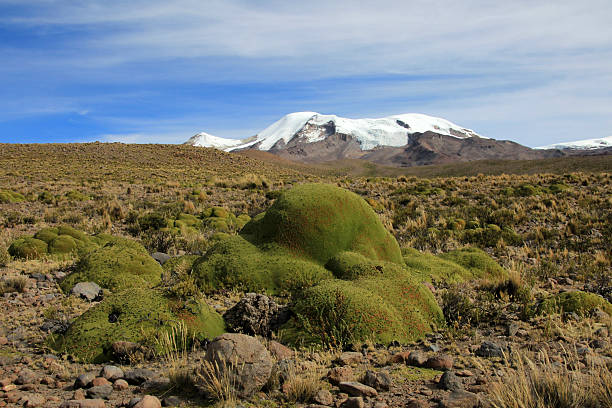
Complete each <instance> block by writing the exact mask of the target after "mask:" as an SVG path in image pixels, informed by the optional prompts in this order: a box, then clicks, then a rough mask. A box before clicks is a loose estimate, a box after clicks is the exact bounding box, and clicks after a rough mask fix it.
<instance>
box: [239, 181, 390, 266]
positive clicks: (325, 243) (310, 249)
mask: <svg viewBox="0 0 612 408" xmlns="http://www.w3.org/2000/svg"><path fill="white" fill-rule="evenodd" d="M242 233H243V234H244V235H245V236H246V237H247V239H249V240H250V241H251V242H253V243H255V244H258V245H261V244H265V243H276V244H278V245H280V246H283V247H285V248H287V249H289V250H290V251H292V252H293V253H295V254H297V255H301V256H305V257H308V258H310V259H313V260H314V261H316V262H318V263H320V264H325V263H326V262H327V261H328V260H329V259H330V258H331V257H332V256H334V255H336V254H337V253H339V252H342V251H352V252H356V253H359V254H362V255H364V256H366V257H368V258H370V259H375V260H380V261H390V262H396V263H402V254H401V251H400V248H399V245H398V244H397V241H396V240H395V238H394V237H393V236H392V235H391V234H390V233H389V231H387V230H386V229H385V227H384V226H383V225H382V222H381V221H380V219H379V218H378V216H377V215H376V213H375V212H374V211H373V210H372V208H371V207H370V206H369V205H368V203H367V202H366V201H365V200H364V199H363V198H361V197H359V196H358V195H357V194H355V193H352V192H350V191H347V190H344V189H341V188H338V187H335V186H332V185H328V184H304V185H300V186H297V187H294V188H292V189H290V190H288V191H286V192H284V193H283V194H281V195H280V196H279V198H278V199H277V200H276V201H275V202H274V204H273V205H272V206H271V207H270V208H269V209H268V210H267V211H266V212H265V214H264V215H263V216H260V217H256V218H255V219H253V220H251V222H250V223H248V224H247V225H245V227H244V228H243V230H242Z"/></svg>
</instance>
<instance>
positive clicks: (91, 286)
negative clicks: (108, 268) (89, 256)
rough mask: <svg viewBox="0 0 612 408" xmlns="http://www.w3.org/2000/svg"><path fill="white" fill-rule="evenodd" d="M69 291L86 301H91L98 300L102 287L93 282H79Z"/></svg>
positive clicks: (100, 296)
mask: <svg viewBox="0 0 612 408" xmlns="http://www.w3.org/2000/svg"><path fill="white" fill-rule="evenodd" d="M71 293H72V294H73V295H75V296H78V297H80V298H81V299H85V300H87V301H88V302H93V301H94V300H100V299H101V298H102V288H101V287H100V286H99V285H98V284H97V283H95V282H79V283H77V284H76V285H74V288H72V291H71Z"/></svg>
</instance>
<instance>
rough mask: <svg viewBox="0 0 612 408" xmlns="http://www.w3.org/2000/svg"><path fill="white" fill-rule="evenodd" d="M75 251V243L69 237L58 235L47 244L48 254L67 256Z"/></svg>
mask: <svg viewBox="0 0 612 408" xmlns="http://www.w3.org/2000/svg"><path fill="white" fill-rule="evenodd" d="M76 250H77V241H76V240H75V239H74V238H72V237H71V236H70V235H58V236H57V237H55V238H53V240H52V241H51V242H50V243H49V253H50V254H69V253H71V252H74V251H76Z"/></svg>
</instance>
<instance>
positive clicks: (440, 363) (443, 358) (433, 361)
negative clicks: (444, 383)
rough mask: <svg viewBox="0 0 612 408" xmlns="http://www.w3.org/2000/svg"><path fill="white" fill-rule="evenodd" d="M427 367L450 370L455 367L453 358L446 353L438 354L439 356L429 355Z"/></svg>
mask: <svg viewBox="0 0 612 408" xmlns="http://www.w3.org/2000/svg"><path fill="white" fill-rule="evenodd" d="M425 367H427V368H433V369H434V370H443V371H444V370H450V369H452V368H453V358H452V357H451V356H449V355H446V354H438V355H437V356H433V357H429V358H428V359H427V361H426V362H425Z"/></svg>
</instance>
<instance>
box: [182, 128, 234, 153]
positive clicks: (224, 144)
mask: <svg viewBox="0 0 612 408" xmlns="http://www.w3.org/2000/svg"><path fill="white" fill-rule="evenodd" d="M241 143H242V141H241V140H237V139H226V138H224V137H218V136H213V135H211V134H208V133H206V132H200V133H198V134H197V135H194V136H192V137H191V138H190V139H189V140H188V141H186V142H185V144H190V145H192V146H199V147H214V148H216V149H220V150H225V149H228V148H231V147H234V146H237V145H239V144H241Z"/></svg>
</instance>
